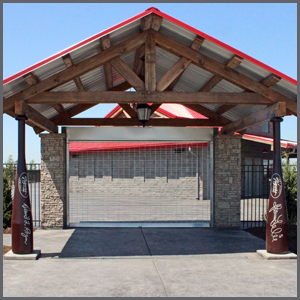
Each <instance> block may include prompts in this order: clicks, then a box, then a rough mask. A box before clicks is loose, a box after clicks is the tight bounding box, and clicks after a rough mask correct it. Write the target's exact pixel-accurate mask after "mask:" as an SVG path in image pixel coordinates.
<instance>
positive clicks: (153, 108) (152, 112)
mask: <svg viewBox="0 0 300 300" xmlns="http://www.w3.org/2000/svg"><path fill="white" fill-rule="evenodd" d="M160 106H161V103H158V104H152V105H151V115H150V117H151V116H152V115H153V114H154V113H155V111H156V110H157V109H158V108H159V107H160Z"/></svg>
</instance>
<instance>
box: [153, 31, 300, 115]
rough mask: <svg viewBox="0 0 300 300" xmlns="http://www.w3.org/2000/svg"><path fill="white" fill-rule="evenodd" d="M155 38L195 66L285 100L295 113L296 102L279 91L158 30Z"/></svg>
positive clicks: (278, 100) (160, 44)
mask: <svg viewBox="0 0 300 300" xmlns="http://www.w3.org/2000/svg"><path fill="white" fill-rule="evenodd" d="M155 40H156V43H157V45H158V46H159V47H161V48H163V49H165V50H166V51H169V52H171V53H173V54H175V55H177V56H184V57H186V58H188V59H190V60H192V63H193V64H195V65H196V66H198V67H200V68H203V69H205V70H206V71H209V72H211V73H213V74H215V75H218V76H219V77H221V78H222V79H225V80H227V81H229V82H231V83H233V84H235V85H237V86H239V87H240V88H242V89H245V90H250V91H253V92H255V93H258V94H260V95H262V96H264V97H266V98H268V99H270V100H272V101H273V102H285V103H286V105H287V108H288V109H289V110H290V111H291V112H292V113H293V114H294V115H297V102H296V101H294V100H292V99H290V98H288V97H286V96H283V95H281V94H280V93H278V92H276V91H274V90H272V89H269V88H268V87H266V86H265V85H263V84H262V83H260V82H257V81H255V80H253V79H251V78H250V77H248V76H246V75H244V74H241V73H239V72H237V71H236V70H234V69H231V68H228V67H227V66H225V65H223V64H222V63H220V62H218V61H216V60H214V59H212V58H210V57H208V56H205V55H203V54H201V53H199V52H197V51H195V50H193V49H190V48H189V47H187V46H185V45H183V44H181V43H180V42H177V41H175V40H173V39H171V38H169V37H167V36H165V35H163V34H161V33H159V32H155Z"/></svg>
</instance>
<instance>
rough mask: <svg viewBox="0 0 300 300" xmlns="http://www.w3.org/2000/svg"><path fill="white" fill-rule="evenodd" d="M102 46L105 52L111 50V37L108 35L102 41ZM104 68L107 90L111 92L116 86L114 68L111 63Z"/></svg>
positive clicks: (107, 63)
mask: <svg viewBox="0 0 300 300" xmlns="http://www.w3.org/2000/svg"><path fill="white" fill-rule="evenodd" d="M100 45H101V49H102V51H105V50H107V49H109V48H110V46H111V43H110V37H109V35H106V36H104V37H102V38H101V39H100ZM103 68H104V74H105V82H106V88H107V89H108V90H109V89H111V88H112V87H113V86H114V84H113V77H112V67H111V64H110V63H109V62H106V63H105V64H104V65H103Z"/></svg>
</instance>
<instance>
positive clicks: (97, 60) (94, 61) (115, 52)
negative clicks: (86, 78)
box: [3, 29, 151, 112]
mask: <svg viewBox="0 0 300 300" xmlns="http://www.w3.org/2000/svg"><path fill="white" fill-rule="evenodd" d="M150 30H151V29H150ZM146 36H147V31H145V32H142V33H140V34H138V35H136V36H134V37H132V38H129V39H128V40H126V41H123V42H121V43H119V44H117V45H115V46H112V47H111V48H109V49H107V50H106V51H102V52H100V53H98V54H96V55H94V56H92V57H89V58H87V59H85V60H84V61H81V62H80V63H78V64H77V65H74V66H72V67H70V68H68V69H66V70H63V71H61V72H59V73H57V74H55V75H52V76H50V77H48V78H47V79H45V80H43V81H40V82H38V83H37V84H35V85H34V86H31V87H28V88H27V89H25V90H23V91H22V92H19V93H17V94H15V95H13V96H11V97H8V98H5V99H3V112H5V111H6V110H8V109H10V108H12V107H13V106H14V104H15V101H19V100H27V99H29V98H31V97H33V96H36V95H38V94H40V93H42V92H44V91H47V90H50V89H53V88H55V87H58V86H60V85H62V84H64V83H66V82H68V81H70V80H73V79H74V78H75V77H78V76H80V75H82V74H84V73H87V72H89V71H91V70H93V69H95V68H97V67H99V66H101V65H103V64H104V63H105V62H107V61H109V60H111V59H113V58H114V57H117V56H119V55H121V54H125V53H128V52H131V51H133V50H135V49H137V48H138V47H140V46H141V45H143V44H144V43H145V40H146Z"/></svg>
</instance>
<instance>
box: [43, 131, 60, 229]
mask: <svg viewBox="0 0 300 300" xmlns="http://www.w3.org/2000/svg"><path fill="white" fill-rule="evenodd" d="M40 138H41V225H42V228H63V227H64V223H65V221H64V220H65V211H66V209H65V203H66V202H65V201H66V184H65V178H66V175H65V172H66V134H57V133H51V134H40Z"/></svg>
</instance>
